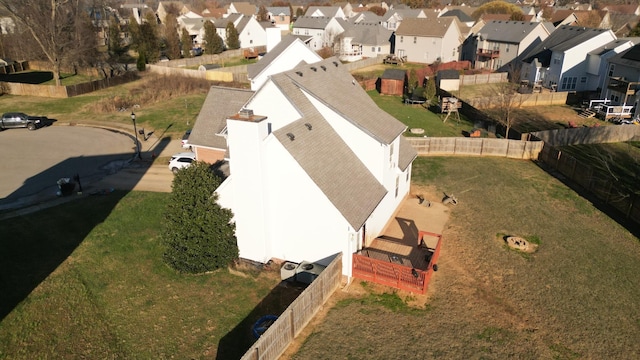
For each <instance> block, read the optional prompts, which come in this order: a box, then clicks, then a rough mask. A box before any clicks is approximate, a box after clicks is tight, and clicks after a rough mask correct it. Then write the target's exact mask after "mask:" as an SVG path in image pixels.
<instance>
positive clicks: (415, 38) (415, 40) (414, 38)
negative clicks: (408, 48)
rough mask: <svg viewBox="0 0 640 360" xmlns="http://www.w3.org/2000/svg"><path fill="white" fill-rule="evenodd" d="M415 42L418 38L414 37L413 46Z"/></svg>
mask: <svg viewBox="0 0 640 360" xmlns="http://www.w3.org/2000/svg"><path fill="white" fill-rule="evenodd" d="M417 41H418V38H417V37H415V36H414V37H413V43H414V44H415V43H416V42H417Z"/></svg>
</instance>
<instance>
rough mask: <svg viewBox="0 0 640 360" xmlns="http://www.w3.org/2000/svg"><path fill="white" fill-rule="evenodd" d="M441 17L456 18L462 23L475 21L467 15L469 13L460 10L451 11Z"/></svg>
mask: <svg viewBox="0 0 640 360" xmlns="http://www.w3.org/2000/svg"><path fill="white" fill-rule="evenodd" d="M440 16H455V17H457V18H458V20H460V21H462V22H469V21H473V18H472V17H471V16H469V15H467V13H465V12H464V11H462V10H460V9H453V10H449V11H447V12H446V13H444V14H442V15H440Z"/></svg>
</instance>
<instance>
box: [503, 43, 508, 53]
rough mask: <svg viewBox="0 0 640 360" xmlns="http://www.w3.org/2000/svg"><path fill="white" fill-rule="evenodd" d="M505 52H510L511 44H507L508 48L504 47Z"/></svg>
mask: <svg viewBox="0 0 640 360" xmlns="http://www.w3.org/2000/svg"><path fill="white" fill-rule="evenodd" d="M504 52H509V44H507V46H505V47H504Z"/></svg>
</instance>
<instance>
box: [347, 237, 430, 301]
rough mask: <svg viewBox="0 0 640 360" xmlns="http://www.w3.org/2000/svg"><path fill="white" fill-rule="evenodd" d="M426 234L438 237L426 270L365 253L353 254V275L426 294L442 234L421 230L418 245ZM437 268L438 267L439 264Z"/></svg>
mask: <svg viewBox="0 0 640 360" xmlns="http://www.w3.org/2000/svg"><path fill="white" fill-rule="evenodd" d="M425 236H434V237H436V238H437V243H436V246H435V249H433V250H434V251H433V255H432V256H431V259H430V260H429V264H428V265H427V269H426V270H419V269H415V268H412V267H408V266H404V265H400V264H394V263H391V262H387V261H382V260H377V259H373V258H370V257H368V256H364V255H359V254H353V268H352V275H353V277H356V278H359V279H362V280H367V281H371V282H374V283H377V284H382V285H387V286H391V287H394V288H397V289H401V290H406V291H410V292H415V293H420V294H425V293H426V292H427V287H428V286H429V280H431V276H432V274H433V271H434V265H436V264H437V261H438V258H439V257H440V245H441V243H442V235H440V234H435V233H430V232H427V231H420V232H419V233H418V242H417V244H416V245H417V246H420V244H422V243H423V242H422V240H423V238H424V237H425ZM435 268H436V269H437V266H436V267H435Z"/></svg>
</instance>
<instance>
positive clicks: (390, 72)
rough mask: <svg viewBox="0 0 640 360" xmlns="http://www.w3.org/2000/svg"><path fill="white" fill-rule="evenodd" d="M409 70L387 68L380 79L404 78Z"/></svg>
mask: <svg viewBox="0 0 640 360" xmlns="http://www.w3.org/2000/svg"><path fill="white" fill-rule="evenodd" d="M405 76H407V72H406V71H404V70H401V69H386V70H385V71H384V72H383V73H382V75H381V76H380V79H391V80H404V78H405Z"/></svg>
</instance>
